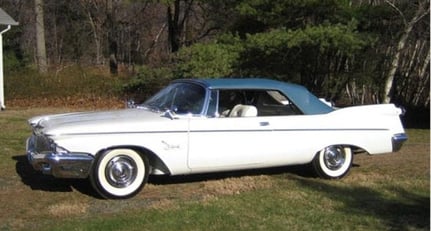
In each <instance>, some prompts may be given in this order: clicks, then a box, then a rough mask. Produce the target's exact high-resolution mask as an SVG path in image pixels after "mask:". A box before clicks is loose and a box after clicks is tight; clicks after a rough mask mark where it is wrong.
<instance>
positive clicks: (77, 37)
mask: <svg viewBox="0 0 431 231" xmlns="http://www.w3.org/2000/svg"><path fill="white" fill-rule="evenodd" d="M0 7H1V8H2V9H4V10H5V11H6V12H7V13H8V14H9V15H11V16H12V17H13V18H14V19H15V20H16V21H18V22H19V23H20V25H19V26H15V27H13V28H12V30H11V31H9V32H8V33H6V34H5V35H4V42H3V44H4V55H5V61H4V62H5V69H6V70H5V81H6V89H5V92H6V96H7V97H12V98H20V97H27V98H37V97H38V96H37V94H40V91H35V92H33V93H31V95H29V93H28V92H32V91H31V90H29V89H28V87H25V86H29V85H32V86H33V87H37V86H39V87H43V86H45V87H46V88H56V89H55V90H56V92H61V91H66V90H65V89H69V88H73V87H72V86H71V83H73V84H76V83H77V82H80V83H83V84H86V85H99V84H98V83H97V81H88V78H90V77H88V76H89V74H88V73H94V72H92V71H89V70H95V69H105V70H106V72H102V74H101V75H106V76H109V77H106V78H100V77H95V78H99V79H102V82H101V84H100V85H103V86H95V88H100V89H105V88H108V87H109V88H110V87H111V86H113V85H110V84H109V83H106V82H112V83H115V84H116V86H118V87H116V90H115V91H114V93H113V94H114V95H133V94H134V95H137V94H140V95H141V96H142V95H144V96H147V95H148V94H150V92H151V93H152V92H154V91H155V90H157V89H158V88H160V86H162V85H164V84H166V83H167V82H168V81H170V80H172V79H176V78H191V77H198V78H208V77H211V78H215V77H268V78H273V79H278V80H283V81H289V82H294V83H299V84H302V85H305V86H306V87H307V88H308V89H309V90H311V91H312V92H313V93H314V94H316V95H318V96H319V97H323V98H326V99H327V100H331V101H333V102H335V104H336V105H357V104H370V103H387V102H392V103H395V104H397V105H402V106H403V107H405V108H407V112H408V117H409V118H410V120H420V121H421V123H425V124H426V126H428V127H429V110H430V2H429V0H412V1H410V0H159V1H150V0H140V1H139V0H73V1H69V0H31V1H29V0H0ZM72 68H74V69H79V73H78V74H77V73H74V72H66V71H65V70H67V69H72ZM60 73H68V74H67V77H63V78H61V79H59V78H58V76H59V75H60ZM77 76H81V77H77ZM82 76H84V77H82ZM66 78H70V79H73V78H76V79H78V81H75V82H74V81H70V80H68V79H66ZM83 78H84V79H85V81H82V80H83ZM42 80H43V81H42ZM7 81H9V83H8V82H7ZM19 81H25V82H24V83H22V84H21V85H16V82H19ZM40 82H43V83H44V84H42V85H43V86H40V85H37V84H36V83H40ZM51 82H57V85H55V86H54V85H50V84H51ZM47 86H48V87H47ZM21 88H23V89H25V90H24V91H25V92H26V93H19V89H21ZM74 88H77V91H79V90H81V91H83V89H85V86H79V85H75V87H74ZM95 88H91V89H92V90H90V91H92V92H93V93H94V92H95V90H94V89H95ZM39 89H40V88H39ZM24 91H23V92H24ZM103 91H109V90H107V89H105V90H103ZM36 92H37V93H36ZM66 92H67V91H66ZM109 92H111V91H109ZM26 94H27V95H26ZM44 97H46V95H45V96H44ZM51 97H56V96H55V95H51Z"/></svg>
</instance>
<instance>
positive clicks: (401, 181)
mask: <svg viewBox="0 0 431 231" xmlns="http://www.w3.org/2000/svg"><path fill="white" fill-rule="evenodd" d="M69 110H70V109H67V108H39V109H23V108H20V109H13V108H12V109H9V108H8V110H6V111H2V112H0V127H1V132H0V205H1V206H0V230H30V229H32V230H429V229H430V150H429V148H430V131H429V130H415V129H412V130H407V133H408V135H409V140H408V141H407V142H406V144H405V145H404V147H403V148H402V149H401V151H399V152H397V153H391V154H385V155H379V156H367V155H363V154H361V155H356V156H355V159H354V166H353V168H352V169H351V172H350V174H349V175H348V176H346V177H345V178H343V179H341V180H337V181H330V180H322V179H318V178H314V177H312V176H311V174H310V173H309V171H308V169H307V168H306V167H304V166H294V167H285V168H275V169H264V170H257V171H243V172H233V173H232V172H231V173H219V174H205V175H195V176H176V177H161V176H159V177H151V178H150V180H149V183H148V184H147V185H146V186H145V188H144V189H143V191H142V192H141V193H139V194H138V195H137V196H136V197H134V198H131V199H129V200H102V199H98V198H97V197H96V196H95V193H94V192H93V190H92V188H91V186H90V184H89V183H88V182H87V181H85V180H64V179H63V180H62V179H54V178H52V177H50V176H44V175H41V174H40V173H37V172H35V171H33V170H32V169H31V167H30V166H29V165H28V163H27V160H26V157H25V139H26V137H27V136H28V135H29V134H30V128H29V127H28V126H27V124H26V119H28V118H29V117H31V116H33V115H39V114H46V113H57V112H66V111H69Z"/></svg>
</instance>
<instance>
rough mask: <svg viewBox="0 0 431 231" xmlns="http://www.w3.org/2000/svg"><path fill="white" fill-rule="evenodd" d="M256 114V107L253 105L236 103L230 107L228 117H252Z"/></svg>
mask: <svg viewBox="0 0 431 231" xmlns="http://www.w3.org/2000/svg"><path fill="white" fill-rule="evenodd" d="M253 116H257V108H256V107H255V106H253V105H242V104H237V105H235V107H233V108H232V110H231V112H230V113H229V117H253Z"/></svg>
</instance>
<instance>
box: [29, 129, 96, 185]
mask: <svg viewBox="0 0 431 231" xmlns="http://www.w3.org/2000/svg"><path fill="white" fill-rule="evenodd" d="M27 158H28V161H29V162H30V164H31V165H32V166H33V168H34V169H35V170H37V171H41V172H42V173H43V174H47V175H52V176H54V177H57V178H87V177H88V175H89V173H90V168H91V165H92V163H93V160H94V157H93V156H92V155H90V154H87V153H55V152H42V153H38V152H37V151H36V149H35V142H34V141H33V139H32V137H30V138H29V139H28V140H27Z"/></svg>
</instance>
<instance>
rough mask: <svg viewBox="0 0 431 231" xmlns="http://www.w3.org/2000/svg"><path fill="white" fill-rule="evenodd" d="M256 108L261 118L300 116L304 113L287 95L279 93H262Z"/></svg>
mask: <svg viewBox="0 0 431 231" xmlns="http://www.w3.org/2000/svg"><path fill="white" fill-rule="evenodd" d="M256 106H257V108H258V110H259V115H261V116H285V115H300V114H302V112H301V111H300V110H299V109H298V108H297V107H296V106H295V104H294V103H293V102H291V101H290V100H289V99H288V98H287V97H286V96H285V95H283V94H282V93H280V92H278V91H273V90H267V91H262V92H260V94H259V97H258V98H257V103H256Z"/></svg>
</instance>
